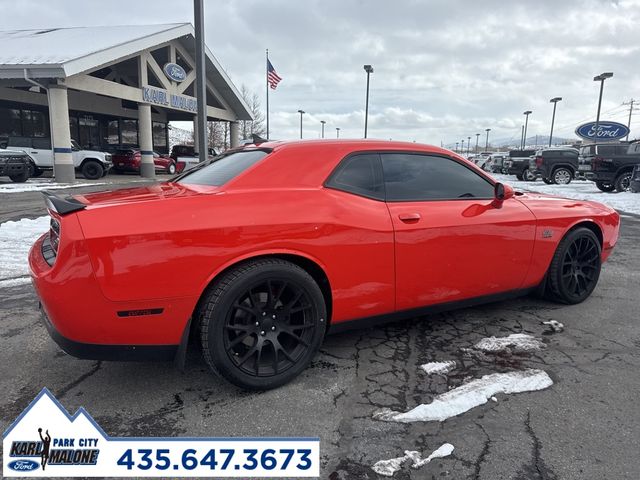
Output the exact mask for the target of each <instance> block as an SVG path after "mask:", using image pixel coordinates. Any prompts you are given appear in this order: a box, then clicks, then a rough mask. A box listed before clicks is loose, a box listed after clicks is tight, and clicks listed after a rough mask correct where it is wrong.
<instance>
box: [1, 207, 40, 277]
mask: <svg viewBox="0 0 640 480" xmlns="http://www.w3.org/2000/svg"><path fill="white" fill-rule="evenodd" d="M49 220H50V219H49V217H48V216H44V217H39V218H36V219H33V220H32V219H30V218H23V219H21V220H18V221H17V222H13V221H9V222H4V223H2V224H0V245H2V248H0V288H3V287H4V288H6V287H12V286H14V285H22V284H25V283H29V282H30V279H29V262H28V260H27V255H28V254H29V249H30V248H31V245H33V242H35V241H36V239H37V238H38V237H39V236H40V235H42V234H43V233H45V232H47V231H48V230H49Z"/></svg>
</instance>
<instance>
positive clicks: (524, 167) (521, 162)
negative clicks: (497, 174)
mask: <svg viewBox="0 0 640 480" xmlns="http://www.w3.org/2000/svg"><path fill="white" fill-rule="evenodd" d="M535 153H536V151H535V150H511V151H510V152H509V158H508V159H507V160H505V169H506V171H507V174H508V175H515V176H516V178H517V179H518V180H526V181H528V182H532V181H534V180H535V179H536V178H537V177H536V174H535V173H533V171H532V170H531V169H530V168H529V160H530V159H531V157H532V156H533V155H535Z"/></svg>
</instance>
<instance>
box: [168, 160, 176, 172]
mask: <svg viewBox="0 0 640 480" xmlns="http://www.w3.org/2000/svg"><path fill="white" fill-rule="evenodd" d="M166 172H167V173H168V174H169V175H175V174H176V164H175V163H173V162H171V163H170V164H169V165H167V168H166Z"/></svg>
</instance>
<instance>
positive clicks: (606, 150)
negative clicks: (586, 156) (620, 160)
mask: <svg viewBox="0 0 640 480" xmlns="http://www.w3.org/2000/svg"><path fill="white" fill-rule="evenodd" d="M615 154H616V147H614V146H613V145H598V155H602V156H605V155H615Z"/></svg>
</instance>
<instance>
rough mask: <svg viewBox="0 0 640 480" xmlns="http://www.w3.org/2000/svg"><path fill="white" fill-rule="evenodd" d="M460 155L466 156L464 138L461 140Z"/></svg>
mask: <svg viewBox="0 0 640 480" xmlns="http://www.w3.org/2000/svg"><path fill="white" fill-rule="evenodd" d="M460 155H464V138H463V139H462V140H460Z"/></svg>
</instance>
